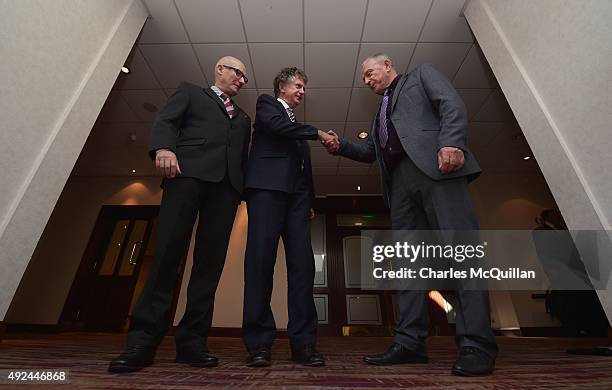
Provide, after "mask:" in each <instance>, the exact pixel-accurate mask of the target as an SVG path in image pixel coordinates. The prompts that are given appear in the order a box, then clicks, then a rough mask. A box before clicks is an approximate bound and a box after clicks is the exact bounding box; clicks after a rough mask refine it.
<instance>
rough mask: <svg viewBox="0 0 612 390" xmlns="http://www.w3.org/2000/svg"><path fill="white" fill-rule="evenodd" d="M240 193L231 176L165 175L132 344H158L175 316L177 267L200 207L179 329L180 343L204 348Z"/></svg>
mask: <svg viewBox="0 0 612 390" xmlns="http://www.w3.org/2000/svg"><path fill="white" fill-rule="evenodd" d="M239 203H240V195H239V193H238V192H237V191H236V190H235V189H234V188H233V187H232V185H231V184H230V182H229V180H228V178H227V176H226V177H225V178H224V179H223V181H221V182H220V183H210V182H204V181H201V180H198V179H193V178H176V179H169V180H165V182H164V193H163V197H162V202H161V208H160V213H159V225H158V229H157V243H156V247H155V258H154V259H153V263H152V264H151V268H150V271H149V274H148V276H147V281H146V283H145V286H144V288H143V290H142V293H141V295H140V298H139V299H138V302H137V304H136V306H135V308H134V311H133V313H132V322H131V326H130V330H129V333H128V345H137V344H146V345H157V344H159V343H160V342H161V340H162V338H163V337H164V335H165V334H166V330H167V329H168V323H169V321H170V320H171V318H170V315H171V314H172V313H170V308H171V307H170V306H171V303H172V297H173V292H174V287H175V286H176V283H177V276H178V274H177V269H178V266H179V263H180V261H181V259H183V257H184V256H185V251H186V250H187V242H188V241H187V240H188V239H189V237H190V236H191V232H192V229H193V225H194V223H195V220H196V217H197V215H198V213H199V215H200V218H199V222H198V227H197V232H196V242H195V248H194V252H193V268H192V269H191V278H190V280H189V286H188V289H187V307H186V311H185V314H184V315H183V318H182V320H181V322H180V324H179V326H178V329H177V331H176V334H175V341H176V345H177V348H201V347H202V345H203V346H204V347H205V346H206V338H207V336H208V332H209V330H210V327H211V324H212V316H213V307H214V301H215V291H216V289H217V285H218V284H219V278H220V277H221V271H222V270H223V265H224V264H225V256H226V252H227V246H228V243H229V238H230V234H231V231H232V225H233V224H234V218H235V216H236V208H237V206H238V204H239Z"/></svg>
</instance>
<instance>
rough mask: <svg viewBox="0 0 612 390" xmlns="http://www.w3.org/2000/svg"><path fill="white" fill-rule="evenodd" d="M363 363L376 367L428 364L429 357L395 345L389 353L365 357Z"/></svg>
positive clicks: (390, 348)
mask: <svg viewBox="0 0 612 390" xmlns="http://www.w3.org/2000/svg"><path fill="white" fill-rule="evenodd" d="M363 361H364V362H366V363H368V364H374V365H376V366H385V365H389V364H404V363H427V362H428V361H429V359H428V358H427V355H423V354H420V353H417V352H415V351H413V350H411V349H408V348H407V347H404V346H403V345H401V344H397V343H393V345H391V346H390V347H389V349H388V350H387V352H385V353H383V354H380V355H372V356H365V357H364V358H363Z"/></svg>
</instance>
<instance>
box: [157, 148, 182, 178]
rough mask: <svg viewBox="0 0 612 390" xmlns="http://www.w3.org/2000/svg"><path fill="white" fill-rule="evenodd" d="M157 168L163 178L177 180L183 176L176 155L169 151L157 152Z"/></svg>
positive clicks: (161, 150)
mask: <svg viewBox="0 0 612 390" xmlns="http://www.w3.org/2000/svg"><path fill="white" fill-rule="evenodd" d="M155 167H156V168H157V169H158V170H159V171H160V172H161V174H162V176H164V177H167V178H170V179H172V178H175V177H176V175H177V174H179V175H180V174H181V168H180V167H179V163H178V160H177V159H176V154H174V152H173V151H171V150H168V149H159V150H157V151H156V152H155Z"/></svg>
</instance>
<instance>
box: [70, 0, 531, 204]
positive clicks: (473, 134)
mask: <svg viewBox="0 0 612 390" xmlns="http://www.w3.org/2000/svg"><path fill="white" fill-rule="evenodd" d="M144 3H145V4H146V6H147V7H148V9H149V11H150V15H151V17H150V18H149V19H148V20H147V22H146V24H145V26H144V28H143V30H142V33H141V35H140V37H139V39H138V41H137V42H136V45H135V46H134V49H133V51H132V53H130V55H129V57H128V59H127V61H126V65H127V66H128V67H129V68H130V69H131V72H130V73H129V74H127V75H125V74H123V73H120V74H119V76H118V78H117V81H116V83H115V85H114V87H113V90H112V91H111V93H110V95H109V97H108V100H107V101H106V104H105V105H104V107H103V109H102V111H101V113H100V116H99V117H98V120H97V121H96V124H95V125H94V128H93V130H92V133H91V135H90V137H89V139H88V141H87V144H86V146H85V148H84V150H83V152H82V153H81V156H80V158H79V161H78V162H77V165H76V166H75V169H74V171H73V175H75V176H94V177H95V176H138V177H142V176H157V173H156V171H155V169H154V167H153V164H152V162H151V161H150V160H149V159H148V156H147V150H148V144H149V132H150V129H151V125H152V122H153V120H154V118H155V112H151V111H150V110H147V109H146V108H145V106H148V107H149V108H150V107H151V105H153V106H155V107H156V108H161V107H162V106H163V105H164V103H165V101H166V100H167V98H168V97H169V96H170V95H171V94H172V93H173V92H174V88H176V86H177V85H178V84H179V83H180V82H181V81H189V82H192V83H195V84H198V85H202V86H205V85H210V83H211V82H212V81H214V76H213V70H214V64H215V62H216V60H217V59H218V58H219V57H221V56H224V55H232V56H235V57H238V58H240V59H242V60H243V62H244V63H245V65H246V67H247V74H248V76H249V84H247V86H246V87H245V88H243V89H242V90H241V91H240V94H239V95H238V96H237V97H236V98H235V101H236V102H237V104H238V105H239V106H240V107H242V108H243V109H244V110H245V111H246V112H247V113H248V114H249V115H250V116H251V117H252V118H253V119H254V118H255V110H254V109H255V102H256V99H257V96H258V95H259V94H262V93H272V80H273V78H274V75H275V74H276V72H278V71H279V70H280V69H281V68H283V67H285V66H298V67H300V68H302V69H304V70H305V71H306V74H307V75H308V77H309V82H308V85H307V92H306V99H305V101H304V102H303V104H302V105H301V106H300V107H298V109H297V110H296V113H297V117H298V120H300V121H304V122H307V123H309V124H312V125H314V126H317V127H319V128H321V129H334V130H335V131H336V132H337V133H339V134H341V135H343V136H344V137H346V138H348V139H349V140H353V141H355V142H363V141H360V140H358V139H357V133H358V131H360V130H364V129H365V130H367V129H368V128H369V122H370V121H371V119H372V117H373V115H374V114H375V113H376V110H377V106H378V102H379V97H378V96H377V95H375V94H373V93H372V92H371V91H370V90H369V89H368V88H364V85H363V84H362V83H361V77H360V64H361V62H362V61H363V59H364V58H365V57H367V56H368V55H371V54H374V53H377V52H384V53H387V54H389V55H390V56H391V57H392V58H393V62H394V64H395V67H396V69H398V71H400V72H402V73H403V72H407V71H410V70H412V69H413V68H414V67H416V66H417V65H418V64H421V63H425V62H429V63H433V64H434V65H435V66H436V67H437V68H438V69H439V70H440V71H441V72H442V73H444V74H445V75H446V76H447V77H448V78H449V79H450V80H451V81H452V83H453V85H454V86H455V88H456V89H457V91H458V92H459V94H460V95H461V97H462V98H463V100H464V102H465V104H466V106H467V110H468V114H469V118H470V124H469V133H468V141H469V144H470V145H471V147H472V149H473V152H474V154H475V155H476V157H477V158H478V160H479V162H480V163H481V165H482V167H483V169H484V170H485V172H497V173H502V172H528V171H537V170H538V167H537V163H536V162H535V160H534V159H533V158H532V159H531V160H529V161H523V159H522V157H523V156H525V155H530V154H531V152H530V150H529V146H528V145H527V142H526V141H525V139H524V137H523V135H522V132H521V130H520V127H519V126H518V124H517V122H516V120H515V119H514V116H513V114H512V111H511V110H510V107H509V106H508V103H507V102H506V99H505V97H504V95H503V93H502V92H501V90H500V88H499V85H498V84H497V81H496V80H495V77H494V76H493V74H492V72H491V70H490V68H489V66H488V64H487V62H486V59H485V57H484V55H483V54H482V52H481V51H480V48H479V46H478V44H477V43H476V42H475V41H474V38H473V36H472V34H471V32H470V29H469V27H468V25H467V22H466V20H465V18H464V17H463V16H462V15H461V12H462V9H463V6H464V3H465V1H464V0H411V1H405V0H334V1H329V0H233V1H230V0H225V1H215V0H174V1H171V0H145V1H144ZM311 146H312V149H311V152H312V156H313V172H314V175H315V186H316V190H317V193H318V194H350V193H357V186H358V185H359V186H361V192H362V193H378V192H379V191H380V190H379V185H378V167H377V166H376V164H362V163H358V162H353V161H351V160H348V159H344V158H340V157H335V156H330V155H328V154H327V153H326V152H325V149H324V148H322V147H321V145H320V144H318V143H317V142H311ZM102 156H104V157H102ZM132 170H135V171H136V172H135V173H133V172H132Z"/></svg>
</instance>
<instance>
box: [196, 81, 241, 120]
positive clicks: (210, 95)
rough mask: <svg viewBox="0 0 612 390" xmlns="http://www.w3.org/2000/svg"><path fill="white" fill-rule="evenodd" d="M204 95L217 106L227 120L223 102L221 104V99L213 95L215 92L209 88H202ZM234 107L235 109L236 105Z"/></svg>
mask: <svg viewBox="0 0 612 390" xmlns="http://www.w3.org/2000/svg"><path fill="white" fill-rule="evenodd" d="M204 93H206V94H207V95H208V96H209V97H210V98H211V99H212V100H213V101H214V102H215V103H217V105H218V106H219V108H220V109H221V111H223V113H224V114H225V116H226V117H228V118H229V115H228V114H227V110H226V109H225V106H224V105H223V102H221V99H220V98H219V96H218V95H217V94H216V93H215V91H213V90H212V89H210V88H204ZM234 107H236V105H234Z"/></svg>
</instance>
